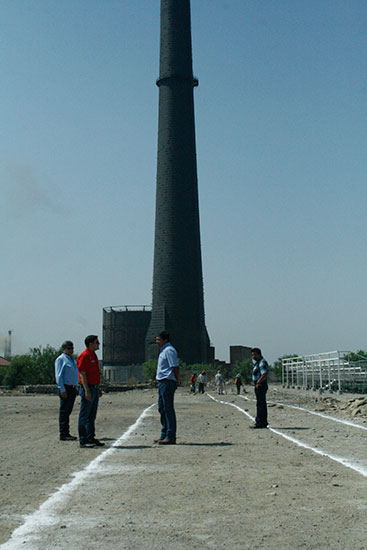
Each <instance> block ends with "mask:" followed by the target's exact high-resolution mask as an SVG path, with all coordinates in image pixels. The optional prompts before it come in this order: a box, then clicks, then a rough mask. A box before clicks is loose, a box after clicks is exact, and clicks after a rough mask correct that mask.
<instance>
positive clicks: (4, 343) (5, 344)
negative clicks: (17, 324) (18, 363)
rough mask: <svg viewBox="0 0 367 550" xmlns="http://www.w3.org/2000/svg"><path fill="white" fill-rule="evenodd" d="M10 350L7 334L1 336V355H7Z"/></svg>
mask: <svg viewBox="0 0 367 550" xmlns="http://www.w3.org/2000/svg"><path fill="white" fill-rule="evenodd" d="M8 348H9V337H8V336H7V335H5V334H0V355H3V356H4V355H5V354H6V353H7V352H8Z"/></svg>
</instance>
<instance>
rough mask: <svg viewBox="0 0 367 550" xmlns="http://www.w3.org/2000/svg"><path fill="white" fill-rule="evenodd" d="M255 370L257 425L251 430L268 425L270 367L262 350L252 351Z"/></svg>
mask: <svg viewBox="0 0 367 550" xmlns="http://www.w3.org/2000/svg"><path fill="white" fill-rule="evenodd" d="M251 355H252V360H253V362H254V368H253V371H252V379H253V381H254V384H255V395H256V418H255V424H254V425H253V426H250V428H255V429H257V428H260V429H261V428H266V427H267V425H268V409H267V405H266V392H267V391H268V380H267V378H268V373H269V365H268V362H267V361H266V360H265V359H264V357H263V356H262V353H261V349H260V348H252V350H251Z"/></svg>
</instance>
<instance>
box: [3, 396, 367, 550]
mask: <svg viewBox="0 0 367 550" xmlns="http://www.w3.org/2000/svg"><path fill="white" fill-rule="evenodd" d="M246 389H247V392H248V393H246V394H243V395H240V396H238V395H235V393H234V390H233V388H232V387H228V388H227V390H226V394H225V395H223V396H218V395H217V394H216V392H215V391H214V388H210V387H208V388H207V390H208V391H207V393H206V394H205V395H198V394H196V395H191V394H190V393H189V391H188V388H187V387H186V388H180V389H179V390H178V391H177V393H176V397H175V402H176V413H177V421H178V434H177V435H178V439H177V445H175V446H169V447H162V446H158V445H154V444H153V439H154V438H156V437H158V436H159V431H160V430H159V417H158V412H157V407H156V401H157V395H156V390H154V389H149V390H135V391H131V392H126V393H116V394H105V395H103V397H102V399H101V401H100V408H99V411H98V418H97V423H96V426H97V437H99V438H100V439H101V440H103V441H105V443H106V447H104V448H98V449H97V448H95V449H81V448H79V444H78V442H61V441H59V440H58V416H57V415H58V397H57V396H53V395H19V394H18V395H17V394H1V395H0V411H1V418H2V422H1V436H2V437H1V441H2V444H1V451H0V489H1V514H0V520H1V524H0V543H3V544H1V546H0V548H1V549H3V550H8V549H9V550H11V549H17V548H26V549H27V550H32V549H39V550H40V549H41V548H42V549H49V548H50V549H51V548H59V549H68V550H83V549H85V550H92V549H97V548H98V549H99V548H101V547H104V549H105V550H112V549H116V548H119V549H120V548H121V549H142V550H148V549H151V548H153V549H161V548H167V549H175V550H181V549H185V550H186V549H190V550H191V549H195V548H208V549H226V548H228V549H245V550H246V549H250V548H251V549H259V548H262V549H268V550H274V549H282V550H283V549H286V548H291V549H296V548H302V549H307V550H308V549H317V550H322V549H329V550H330V549H332V550H339V549H340V550H345V549H353V550H366V549H367V522H366V515H367V498H366V497H367V491H366V489H367V453H366V451H367V445H366V437H367V423H366V420H367V419H366V418H363V417H358V418H352V417H351V416H350V415H349V414H348V413H347V411H345V410H342V406H343V405H344V404H345V401H346V399H347V397H346V396H336V394H334V395H333V396H332V397H331V398H329V399H327V400H323V401H321V400H320V399H319V397H317V396H316V395H315V394H313V395H311V394H308V393H307V392H302V391H297V390H290V389H288V390H287V389H284V388H282V387H280V386H273V387H271V388H270V390H269V393H268V401H269V405H270V406H269V423H270V428H271V429H267V430H250V429H249V425H250V424H251V423H252V421H251V418H250V417H251V416H254V414H255V401H254V399H253V397H254V396H253V389H252V388H249V387H247V388H246ZM210 396H212V397H210ZM315 397H316V398H317V401H316V400H315ZM150 405H152V407H151V408H150V409H149V410H147V408H148V407H149V406H150ZM78 408H79V407H78V402H77V403H76V405H75V410H74V411H73V414H72V418H71V426H72V430H71V431H72V433H74V434H76V426H77V416H78ZM303 409H307V410H308V411H311V412H317V413H318V414H317V415H316V414H311V412H307V411H306V410H303ZM143 411H145V414H144V417H143V418H142V419H141V420H140V421H139V424H138V425H136V427H135V428H134V429H132V430H130V432H129V433H128V434H126V435H125V436H124V438H123V439H120V440H119V438H120V436H121V435H122V434H124V433H125V432H126V431H127V430H128V429H129V427H131V426H132V425H134V423H135V422H136V421H137V419H138V418H139V417H140V415H141V414H142V412H143ZM337 420H339V422H337ZM113 445H114V446H113ZM106 449H108V450H107V451H106ZM96 457H98V459H97V461H96V460H95V459H96ZM93 461H94V462H93ZM91 463H92V464H91ZM78 472H82V474H81V477H80V475H79V474H78ZM78 475H79V477H78ZM60 488H61V489H60ZM55 495H56V496H55ZM40 507H41V508H40ZM21 526H23V527H21ZM18 527H21V528H20V529H18V530H15V529H16V528H18ZM14 530H15V531H14ZM12 533H13V534H12ZM6 541H8V542H6Z"/></svg>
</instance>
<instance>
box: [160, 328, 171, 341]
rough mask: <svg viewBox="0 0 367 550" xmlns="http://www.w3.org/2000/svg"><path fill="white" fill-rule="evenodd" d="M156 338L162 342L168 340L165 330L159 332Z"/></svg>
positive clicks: (167, 333)
mask: <svg viewBox="0 0 367 550" xmlns="http://www.w3.org/2000/svg"><path fill="white" fill-rule="evenodd" d="M158 336H159V338H162V340H169V332H167V331H166V330H162V332H160V333H159V334H158Z"/></svg>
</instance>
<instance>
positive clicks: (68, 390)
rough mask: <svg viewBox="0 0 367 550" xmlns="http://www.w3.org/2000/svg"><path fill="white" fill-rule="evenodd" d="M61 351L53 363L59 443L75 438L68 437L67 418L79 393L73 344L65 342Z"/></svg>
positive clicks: (68, 341) (74, 438)
mask: <svg viewBox="0 0 367 550" xmlns="http://www.w3.org/2000/svg"><path fill="white" fill-rule="evenodd" d="M61 349H62V354H61V355H59V357H58V358H57V359H56V361H55V378H56V384H57V386H58V388H59V396H60V410H59V429H60V441H75V440H76V437H75V436H73V435H70V426H69V418H70V415H71V412H72V410H73V407H74V402H75V398H76V396H77V395H78V393H79V392H78V384H79V380H78V368H77V366H76V361H75V359H74V357H73V352H74V345H73V342H70V340H66V341H65V342H64V343H63V344H62V346H61Z"/></svg>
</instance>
